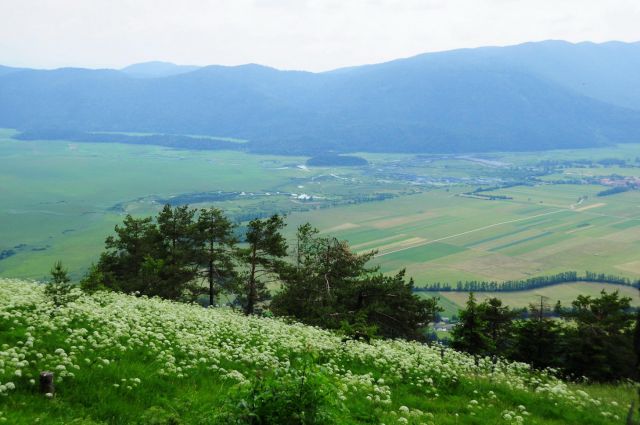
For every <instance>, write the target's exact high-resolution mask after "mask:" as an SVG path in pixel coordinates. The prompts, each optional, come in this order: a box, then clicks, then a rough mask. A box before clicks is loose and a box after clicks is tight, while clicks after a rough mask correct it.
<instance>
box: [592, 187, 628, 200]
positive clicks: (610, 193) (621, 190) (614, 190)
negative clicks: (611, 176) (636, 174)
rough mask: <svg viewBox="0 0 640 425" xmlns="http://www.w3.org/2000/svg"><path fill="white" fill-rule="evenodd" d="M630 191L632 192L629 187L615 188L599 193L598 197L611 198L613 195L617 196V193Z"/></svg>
mask: <svg viewBox="0 0 640 425" xmlns="http://www.w3.org/2000/svg"><path fill="white" fill-rule="evenodd" d="M629 190H631V188H630V187H629V186H615V187H612V188H610V189H605V190H602V191H600V192H598V193H597V194H596V196H600V197H602V196H611V195H615V194H616V193H623V192H628V191H629Z"/></svg>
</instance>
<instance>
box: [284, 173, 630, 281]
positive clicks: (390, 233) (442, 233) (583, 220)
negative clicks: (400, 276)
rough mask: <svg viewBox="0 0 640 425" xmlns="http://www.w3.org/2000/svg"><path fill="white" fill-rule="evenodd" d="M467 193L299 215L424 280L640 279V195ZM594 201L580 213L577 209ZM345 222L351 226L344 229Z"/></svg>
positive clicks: (581, 188) (579, 189)
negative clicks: (576, 274)
mask: <svg viewBox="0 0 640 425" xmlns="http://www.w3.org/2000/svg"><path fill="white" fill-rule="evenodd" d="M464 190H465V189H463V188H452V189H451V190H449V191H445V190H442V189H441V190H432V191H429V192H426V193H422V194H417V195H412V196H405V197H402V198H397V199H393V200H389V201H385V202H382V203H380V204H379V205H376V207H375V208H371V209H368V210H366V211H364V210H363V209H362V208H361V207H359V206H349V207H339V208H335V209H332V210H331V211H324V210H322V211H315V212H308V213H303V214H295V215H293V216H292V217H291V221H292V222H294V223H298V222H303V221H307V220H308V221H311V222H312V223H315V224H316V225H317V226H319V227H320V228H321V229H323V230H326V231H327V232H330V233H332V234H335V235H336V236H338V237H340V238H345V239H348V240H350V241H351V242H352V243H353V244H355V246H356V248H358V249H361V250H369V249H378V250H379V253H378V256H377V257H376V261H377V262H378V263H379V264H380V266H381V267H382V270H383V271H386V272H393V271H397V270H399V269H401V268H406V269H407V271H408V274H409V275H410V276H414V277H415V278H416V280H417V283H418V284H420V283H421V282H424V283H427V282H436V281H440V282H456V281H458V280H475V279H477V280H498V281H501V280H508V279H525V278H527V277H532V276H538V275H542V274H553V273H557V272H562V271H567V270H578V271H583V270H590V271H591V270H594V271H598V272H606V273H611V274H616V275H624V276H628V277H630V278H637V277H638V276H639V275H640V258H639V257H638V252H640V208H639V206H640V194H639V193H638V192H627V193H623V194H619V195H615V196H610V197H606V198H595V193H597V192H598V191H600V190H601V188H600V187H598V186H589V185H557V186H548V185H541V186H536V187H515V188H511V189H505V190H501V191H499V193H501V194H502V193H504V194H507V195H508V196H512V197H513V199H512V200H504V201H503V200H497V201H487V200H480V199H473V198H466V197H460V196H456V195H457V194H459V193H460V192H462V191H464ZM581 196H587V197H588V199H587V200H586V201H583V202H582V203H581V204H580V205H579V206H575V205H574V204H575V203H576V202H577V199H578V198H579V197H581ZM336 217H340V219H341V223H342V227H338V228H337V227H335V223H336Z"/></svg>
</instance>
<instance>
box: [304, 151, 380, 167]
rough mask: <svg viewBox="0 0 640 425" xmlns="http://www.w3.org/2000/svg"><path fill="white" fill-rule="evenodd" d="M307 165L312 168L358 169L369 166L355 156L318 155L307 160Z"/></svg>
mask: <svg viewBox="0 0 640 425" xmlns="http://www.w3.org/2000/svg"><path fill="white" fill-rule="evenodd" d="M307 165H310V166H314V167H333V166H337V167H359V166H363V165H369V162H368V161H367V160H366V159H364V158H362V157H359V156H355V155H337V154H331V153H326V154H320V155H316V156H313V157H311V158H309V159H308V160H307Z"/></svg>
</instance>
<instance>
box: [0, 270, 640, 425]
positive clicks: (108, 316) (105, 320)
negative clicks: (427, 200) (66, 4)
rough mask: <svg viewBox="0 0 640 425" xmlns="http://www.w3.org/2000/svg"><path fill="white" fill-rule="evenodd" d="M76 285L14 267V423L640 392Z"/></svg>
mask: <svg viewBox="0 0 640 425" xmlns="http://www.w3.org/2000/svg"><path fill="white" fill-rule="evenodd" d="M73 295H74V299H73V300H70V301H69V302H68V303H67V304H64V305H60V306H57V307H56V306H54V304H53V302H52V301H51V298H50V297H48V296H46V295H45V293H44V285H39V284H37V283H30V282H25V281H19V280H13V279H2V278H0V339H1V340H2V342H3V349H2V351H0V362H1V363H0V364H1V365H2V368H0V422H4V423H7V424H15V425H31V424H34V423H46V424H54V425H58V424H87V425H101V424H141V425H142V424H145V425H146V424H178V423H197V424H211V425H214V424H231V423H253V422H254V419H255V418H264V417H267V418H270V419H271V421H270V422H269V423H289V421H290V420H291V418H292V417H298V418H299V417H301V416H302V415H304V416H302V417H304V418H305V420H306V421H308V423H324V424H346V425H357V424H374V423H375V424H380V423H387V424H391V423H400V424H401V423H404V424H408V425H419V424H442V425H462V424H512V425H521V424H549V425H560V424H584V425H608V424H619V423H621V421H622V420H623V418H625V417H626V414H627V412H628V409H629V405H630V404H631V402H632V400H633V399H634V397H635V394H636V389H635V386H632V385H624V384H618V385H615V386H614V385H598V384H591V385H589V384H585V383H581V384H573V383H569V382H565V381H562V380H560V379H558V378H557V377H555V376H553V375H552V374H551V373H550V372H548V371H535V370H533V369H532V368H531V367H530V366H529V365H526V364H522V363H512V362H508V361H505V360H502V359H499V360H497V361H496V362H495V363H494V362H492V361H491V359H490V358H488V357H485V358H479V359H474V357H473V356H471V355H468V354H465V353H462V352H457V351H454V350H452V349H448V348H445V347H441V346H438V345H433V346H429V345H426V344H420V343H417V342H408V341H402V340H372V341H371V343H365V342H360V341H357V340H348V341H345V340H344V339H343V338H342V337H341V336H340V335H336V334H335V333H333V332H330V331H327V330H322V329H319V328H317V327H311V326H304V325H301V324H295V323H294V324H291V323H287V322H285V321H282V320H279V319H270V318H261V317H257V316H249V317H247V316H244V315H242V314H240V313H237V312H234V311H232V310H230V309H226V308H206V309H205V308H202V307H200V306H198V305H192V304H186V303H176V302H171V301H166V300H161V299H159V298H151V299H149V298H146V297H135V296H131V295H125V294H119V293H109V292H98V293H96V294H93V295H89V294H86V293H85V294H82V293H81V292H80V291H79V290H77V289H74V294H73ZM41 371H53V373H54V379H55V390H54V392H47V393H45V394H40V393H39V391H38V384H37V379H38V375H39V373H40V372H41ZM47 391H50V389H49V388H47ZM292 401H293V402H292ZM294 415H295V416H294Z"/></svg>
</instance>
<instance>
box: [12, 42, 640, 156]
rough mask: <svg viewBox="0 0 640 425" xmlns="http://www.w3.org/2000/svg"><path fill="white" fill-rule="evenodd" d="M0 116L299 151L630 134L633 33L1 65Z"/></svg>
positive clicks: (503, 146) (461, 146) (26, 122)
mask: <svg viewBox="0 0 640 425" xmlns="http://www.w3.org/2000/svg"><path fill="white" fill-rule="evenodd" d="M0 127H7V128H16V129H19V130H21V131H23V132H24V137H25V138H39V139H52V138H61V137H63V136H62V135H65V134H74V135H76V137H79V138H81V136H78V135H79V134H86V133H92V134H94V136H93V137H94V138H95V137H96V136H95V134H100V132H136V133H151V134H163V135H169V134H170V135H193V134H197V135H203V136H216V137H230V138H238V139H245V140H248V142H247V143H245V144H237V143H235V144H232V143H229V147H232V148H239V147H238V146H239V145H241V147H240V148H242V149H247V150H250V151H254V152H264V153H267V152H269V153H296V154H313V153H320V152H357V151H370V152H424V153H453V152H487V151H497V150H502V151H522V150H541V149H551V148H581V147H594V146H604V145H607V144H612V143H625V142H640V43H622V42H608V43H602V44H595V43H588V42H585V43H578V44H572V43H568V42H564V41H544V42H535V43H525V44H521V45H516V46H508V47H484V48H476V49H460V50H452V51H446V52H439V53H426V54H422V55H418V56H414V57H411V58H406V59H399V60H394V61H391V62H386V63H381V64H374V65H364V66H356V67H350V68H342V69H337V70H334V71H328V72H320V73H312V72H303V71H282V70H277V69H274V68H270V67H265V66H261V65H255V64H248V65H241V66H231V67H227V66H217V65H214V66H204V67H196V66H180V65H174V64H171V63H166V62H150V63H144V64H136V65H131V66H129V67H126V68H124V69H121V70H113V69H98V70H93V69H81V68H61V69H55V70H35V69H24V68H10V67H2V66H0ZM151 139H153V137H151ZM176 140H180V139H179V138H177V139H176ZM214 145H215V148H220V145H221V143H220V142H219V141H218V142H217V143H215V144H214ZM222 145H223V147H224V143H222Z"/></svg>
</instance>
